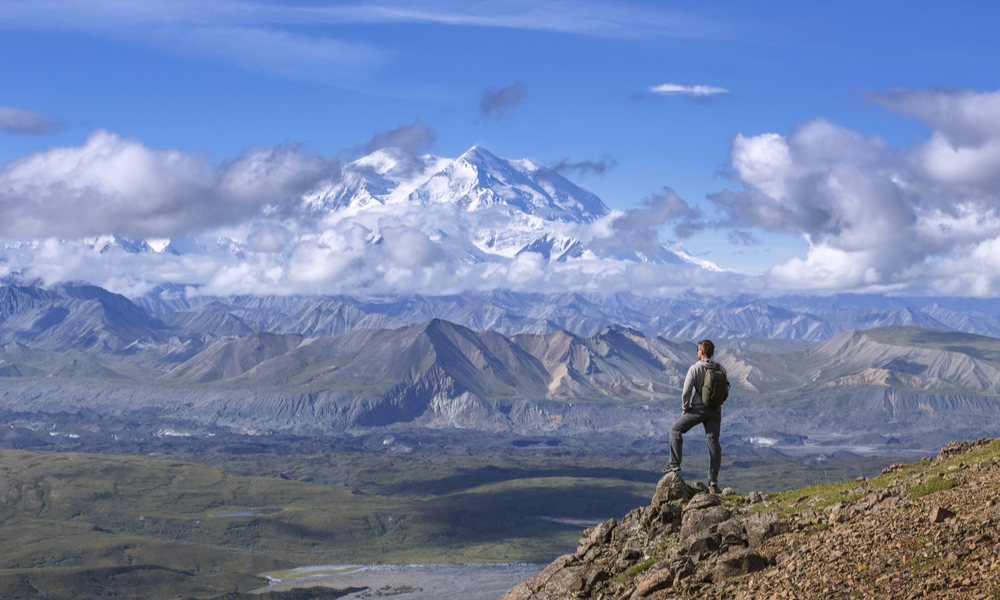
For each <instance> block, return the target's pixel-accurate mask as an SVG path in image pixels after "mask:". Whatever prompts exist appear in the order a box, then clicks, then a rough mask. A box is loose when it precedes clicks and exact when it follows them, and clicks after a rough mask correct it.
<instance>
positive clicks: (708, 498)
mask: <svg viewBox="0 0 1000 600" xmlns="http://www.w3.org/2000/svg"><path fill="white" fill-rule="evenodd" d="M720 504H722V499H721V498H719V497H718V496H716V495H714V494H700V493H699V494H695V495H694V496H692V497H691V499H690V500H688V503H687V505H686V506H685V507H684V512H685V513H686V512H688V511H691V510H700V509H703V508H711V507H713V506H719V505H720Z"/></svg>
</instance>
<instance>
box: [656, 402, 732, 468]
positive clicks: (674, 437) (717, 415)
mask: <svg viewBox="0 0 1000 600" xmlns="http://www.w3.org/2000/svg"><path fill="white" fill-rule="evenodd" d="M695 425H703V426H704V427H705V443H706V444H707V445H708V458H709V467H708V485H718V483H719V467H720V466H721V465H722V446H720V445H719V432H720V431H721V429H722V411H721V410H719V409H714V410H713V409H702V410H689V411H688V412H686V413H684V414H682V415H681V416H680V418H679V419H677V421H675V422H674V426H673V427H671V428H670V464H669V465H667V468H668V469H674V470H677V471H679V470H680V468H681V457H682V456H683V454H684V437H683V436H684V434H685V433H687V432H688V431H690V430H691V428H692V427H694V426H695Z"/></svg>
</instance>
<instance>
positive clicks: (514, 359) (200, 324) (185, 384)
mask: <svg viewBox="0 0 1000 600" xmlns="http://www.w3.org/2000/svg"><path fill="white" fill-rule="evenodd" d="M159 297H161V298H162V294H161V295H160V296H159ZM154 300H155V298H146V302H145V303H142V304H144V305H145V307H143V306H140V305H139V304H137V303H134V302H132V301H130V300H129V299H128V298H125V297H123V296H120V295H116V294H112V293H110V292H107V291H106V290H102V289H100V288H97V287H94V286H87V285H65V286H57V287H53V288H40V287H31V286H4V287H0V345H2V346H0V390H2V391H0V404H2V408H3V410H4V411H5V414H6V415H7V417H8V421H9V422H8V423H6V425H5V426H6V427H8V428H10V427H12V428H15V429H17V428H24V427H28V428H34V430H38V429H39V428H41V429H42V430H49V431H50V433H53V434H58V435H54V436H50V437H58V436H59V435H63V434H65V435H69V434H70V433H72V434H73V435H77V436H79V435H84V434H86V435H95V436H98V437H100V436H105V437H107V436H117V438H116V439H118V438H121V437H122V436H123V435H133V437H134V436H135V435H138V433H133V434H126V432H129V431H131V432H143V433H142V435H146V436H156V435H160V436H162V435H167V434H164V433H163V432H171V433H169V435H184V436H205V435H209V434H211V435H218V434H220V433H226V432H228V433H231V434H236V435H247V434H253V435H260V434H264V433H278V432H284V433H290V434H295V435H303V436H315V435H324V436H356V435H368V434H370V433H372V432H377V431H397V430H400V428H402V430H406V431H411V432H412V431H432V430H433V431H444V430H454V431H457V430H463V431H479V432H483V433H488V434H490V435H501V436H539V435H541V436H556V437H564V438H572V437H580V436H584V437H586V436H594V435H597V436H601V435H607V436H613V437H615V438H617V439H619V440H621V439H627V440H633V441H641V440H647V441H649V440H656V439H660V438H662V437H663V435H664V432H665V431H667V429H669V425H670V423H671V422H672V420H673V419H674V418H675V416H676V415H675V412H676V406H677V404H678V397H679V394H680V386H681V383H682V380H683V376H684V373H685V372H686V370H687V368H688V366H689V365H690V364H691V362H693V361H694V355H695V347H694V344H693V343H692V340H693V339H694V338H695V336H691V338H688V339H686V340H685V339H680V338H676V337H675V338H673V339H671V338H669V337H667V336H664V335H658V334H657V333H655V329H654V330H653V331H654V333H650V332H649V330H650V325H649V324H650V323H652V322H655V323H661V324H665V323H666V322H667V319H666V317H665V316H660V317H654V318H650V317H649V314H648V313H650V312H654V311H660V312H661V313H662V314H663V315H666V314H670V313H671V311H673V314H674V322H675V323H694V322H696V321H697V318H696V316H698V315H701V316H703V317H706V316H710V317H711V318H712V319H713V320H714V322H711V323H707V324H705V325H704V326H705V327H716V328H719V330H723V329H722V328H723V327H726V328H733V329H725V331H727V332H732V331H734V330H735V331H739V332H740V334H741V336H730V337H728V338H723V337H719V338H718V342H719V347H720V351H719V353H718V359H719V361H720V362H721V363H722V364H723V365H725V366H726V367H727V369H728V370H729V373H730V380H731V382H732V383H733V385H734V391H733V400H732V401H731V402H729V403H728V404H727V408H726V414H727V416H726V424H727V425H726V430H725V432H726V435H727V436H728V439H727V443H728V444H730V445H733V444H735V445H743V446H745V447H746V448H745V450H746V451H752V450H753V448H752V447H751V446H753V445H754V443H755V440H756V441H757V442H760V440H786V442H787V441H788V440H791V442H788V443H791V444H792V445H795V444H799V445H801V443H802V441H803V440H807V439H811V440H813V441H819V442H829V443H833V441H837V440H839V441H845V440H846V442H845V443H848V445H850V443H854V442H851V440H854V441H855V442H858V440H861V442H858V443H862V442H863V443H862V445H871V444H872V443H874V445H876V446H879V445H884V444H886V443H889V442H890V441H892V440H895V442H893V443H896V444H897V447H898V448H907V447H908V448H910V449H911V450H912V451H917V449H920V448H923V447H925V446H926V445H927V444H931V445H933V444H937V443H939V442H940V440H939V439H938V438H948V437H969V436H978V435H980V434H984V433H988V432H989V431H990V430H992V429H993V428H994V427H995V423H996V422H997V418H998V416H1000V404H998V403H997V397H998V396H1000V388H998V386H1000V340H997V339H996V338H993V337H989V336H985V335H980V334H974V333H964V332H960V331H953V330H952V331H949V330H947V329H946V328H944V327H941V326H940V325H943V323H942V322H941V321H940V320H936V319H933V317H931V316H930V314H929V313H930V312H934V313H936V314H937V315H938V316H941V317H946V316H947V315H948V314H949V309H946V308H944V306H945V305H946V304H947V303H949V302H954V303H955V304H956V305H959V306H964V307H965V308H969V307H970V305H969V301H968V300H964V299H954V300H949V299H941V298H939V299H936V300H935V301H934V302H933V303H931V304H929V305H926V306H925V307H923V308H922V309H919V310H918V309H916V308H914V307H912V306H910V307H899V306H900V305H903V306H905V304H906V301H905V300H902V299H883V298H879V299H878V301H879V303H880V304H879V306H878V307H869V308H867V309H865V308H859V306H858V305H859V304H862V303H863V300H864V299H863V298H859V297H849V296H845V297H842V298H839V299H835V298H822V299H817V300H816V302H817V303H818V306H819V307H821V308H824V309H825V310H829V311H831V312H827V313H822V312H819V311H817V313H818V315H813V314H810V313H802V312H797V311H795V310H793V309H792V308H790V307H793V306H794V307H798V308H799V309H801V308H802V307H803V305H804V304H805V303H806V300H805V299H803V298H801V297H785V298H781V299H777V300H776V301H763V300H760V299H753V298H749V297H740V298H735V299H729V300H728V301H726V300H724V299H719V298H711V297H701V298H694V297H687V298H685V299H682V300H651V299H644V298H641V297H638V296H634V295H627V294H616V295H611V296H596V295H593V296H589V297H584V296H580V295H572V294H567V295H554V296H543V295H534V296H526V295H520V294H514V293H509V292H506V293H502V292H495V293H491V294H483V295H473V296H454V297H447V298H408V299H401V298H396V299H381V300H378V299H367V300H363V299H351V298H344V297H340V298H329V297H319V298H305V297H239V298H237V297H233V298H225V299H219V298H216V299H210V301H205V300H204V299H202V300H203V301H202V303H200V304H195V303H194V302H192V301H191V299H187V300H184V303H186V305H187V308H184V309H183V310H174V311H167V306H166V304H165V303H163V302H159V303H157V302H155V301H154ZM178 302H180V300H178ZM779 302H780V303H781V304H783V305H784V306H788V307H789V308H785V307H783V306H781V305H779V304H778V303H779ZM153 307H155V308H157V309H158V310H159V311H160V312H150V310H148V308H153ZM375 307H377V308H380V309H381V311H376V310H375ZM981 307H983V308H987V307H988V303H982V304H981ZM699 311H700V312H699ZM954 312H956V313H957V312H958V311H954ZM435 313H444V314H448V315H452V316H453V317H457V318H456V319H455V321H451V320H446V319H443V318H441V317H440V316H437V315H436V314H435ZM965 316H966V318H965V319H964V320H961V321H956V324H957V325H958V326H963V327H967V326H969V325H970V323H973V322H977V321H975V320H974V319H973V317H975V319H979V320H980V321H979V322H982V323H989V321H990V319H991V318H995V317H992V316H991V315H987V314H980V315H973V314H968V313H966V314H965ZM643 318H645V319H647V320H646V321H642V322H643V323H644V324H645V329H646V331H643V330H642V329H639V328H633V327H629V326H627V325H623V324H619V323H612V324H608V321H611V320H612V319H614V320H615V321H627V320H632V321H633V322H635V321H641V319H643ZM410 319H414V320H415V319H423V320H422V321H420V322H418V323H410V322H409V320H410ZM459 319H461V320H464V321H465V322H467V323H470V322H471V323H476V324H477V325H478V326H476V327H468V326H466V325H464V324H462V323H461V322H456V321H458V320H459ZM657 319H659V320H657ZM852 319H855V320H860V321H861V322H863V323H866V324H872V323H877V324H879V325H881V326H879V327H875V328H871V329H867V330H848V331H845V332H842V333H840V332H838V331H837V329H838V328H841V327H843V326H844V324H845V323H851V322H857V321H852ZM893 319H896V320H898V321H900V322H903V323H905V324H902V325H882V324H883V323H891V322H893V321H892V320H893ZM914 322H916V323H919V324H920V325H921V326H915V325H913V324H912V323H914ZM560 323H565V324H569V325H572V326H573V327H563V328H560V327H558V324H560ZM927 323H932V324H935V325H938V327H934V328H928V327H925V326H923V325H926V324H927ZM490 325H493V326H492V327H491V326H490ZM498 325H499V326H498ZM504 325H506V326H507V327H511V328H514V327H516V328H517V332H516V333H505V332H504V331H502V330H501V327H500V326H504ZM738 327H739V328H742V329H737V328H738ZM598 328H599V329H598ZM571 329H576V330H577V332H574V331H572V330H571ZM594 329H597V331H592V330H594ZM668 330H669V328H668ZM761 333H763V334H771V335H774V336H776V337H777V336H779V335H785V336H787V338H786V339H766V338H765V337H764V336H761V335H760V334H761ZM833 334H836V335H833ZM698 335H701V334H700V333H698ZM822 335H825V336H826V337H825V339H823V341H822V342H819V343H809V342H806V341H803V340H802V339H801V338H803V337H807V336H816V337H821V336H822ZM88 432H89V433H88ZM787 432H794V433H793V434H789V433H787ZM782 443H785V442H782ZM768 444H769V442H768V443H765V444H764V445H768ZM757 445H758V446H759V445H760V444H759V443H758V444H757ZM779 445H780V444H779Z"/></svg>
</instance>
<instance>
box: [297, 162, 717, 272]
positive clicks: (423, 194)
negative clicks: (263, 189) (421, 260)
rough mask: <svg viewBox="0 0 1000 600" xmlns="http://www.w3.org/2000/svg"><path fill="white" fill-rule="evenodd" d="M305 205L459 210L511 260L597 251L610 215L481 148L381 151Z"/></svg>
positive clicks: (548, 177)
mask: <svg viewBox="0 0 1000 600" xmlns="http://www.w3.org/2000/svg"><path fill="white" fill-rule="evenodd" d="M303 205H304V207H305V208H307V209H308V210H310V211H313V212H320V213H324V212H326V213H330V212H340V213H343V214H344V215H351V216H355V217H357V216H361V215H363V214H364V213H366V212H371V211H377V212H379V213H381V214H392V213H391V207H394V206H395V207H400V208H413V207H423V208H427V209H430V210H433V209H435V208H454V209H457V210H459V211H461V212H462V213H463V215H464V216H465V217H466V219H465V221H466V225H467V226H466V227H465V228H464V233H465V235H466V236H467V240H468V241H469V242H471V244H472V245H473V246H474V247H475V248H476V250H478V252H481V253H483V254H486V255H494V256H498V257H503V258H508V259H510V258H514V257H516V256H518V255H520V254H524V253H526V252H534V253H537V254H540V255H542V257H543V258H544V259H545V260H549V261H567V260H570V259H574V258H594V257H596V256H598V255H599V254H598V253H596V252H595V249H594V248H592V247H590V246H588V244H587V242H586V240H585V239H582V238H583V237H586V236H587V234H588V231H587V229H586V226H588V225H592V224H594V223H596V222H598V221H599V220H600V219H604V218H607V217H609V216H610V215H612V211H611V210H610V209H609V208H608V207H607V206H606V205H605V204H604V202H602V201H601V199H600V198H599V197H597V196H596V195H595V194H593V193H592V192H589V191H587V190H585V189H583V188H581V187H579V186H577V185H576V184H574V183H572V182H571V181H569V180H568V179H566V178H565V177H563V176H562V175H560V174H559V173H557V172H555V171H553V170H551V169H549V168H547V167H545V166H543V165H539V164H537V163H535V162H533V161H531V160H528V159H524V160H505V159H502V158H499V157H497V156H495V155H493V154H492V153H490V152H489V151H488V150H486V149H484V148H478V147H474V148H472V149H470V150H469V151H468V152H466V153H465V154H463V155H462V156H460V157H458V158H457V159H454V160H449V159H443V158H439V157H435V156H419V157H415V156H410V155H407V154H406V153H405V152H403V151H401V150H399V149H395V148H388V149H383V150H378V151H376V152H374V153H372V154H370V155H368V156H366V157H364V158H361V159H359V160H357V161H354V162H352V163H349V164H347V165H345V167H344V169H343V172H342V174H341V176H340V177H339V178H337V179H335V180H331V181H327V182H325V183H324V184H322V185H320V186H319V187H318V188H317V189H315V190H314V191H312V192H310V193H309V194H307V195H306V196H305V198H304V203H303ZM425 233H429V234H430V233H434V234H437V233H438V232H437V231H434V232H425ZM609 258H614V259H623V258H624V259H625V260H637V261H643V262H646V261H650V262H659V263H690V264H696V265H698V266H700V267H703V268H710V269H711V268H712V267H714V265H711V264H709V265H707V266H706V265H705V264H703V263H704V262H705V261H702V260H700V259H693V258H691V257H688V256H687V255H682V254H679V253H674V252H671V251H670V250H668V249H666V248H661V252H659V253H658V255H650V254H649V253H645V254H643V253H636V252H632V253H629V254H628V255H627V256H625V257H622V256H619V255H615V256H609Z"/></svg>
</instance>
